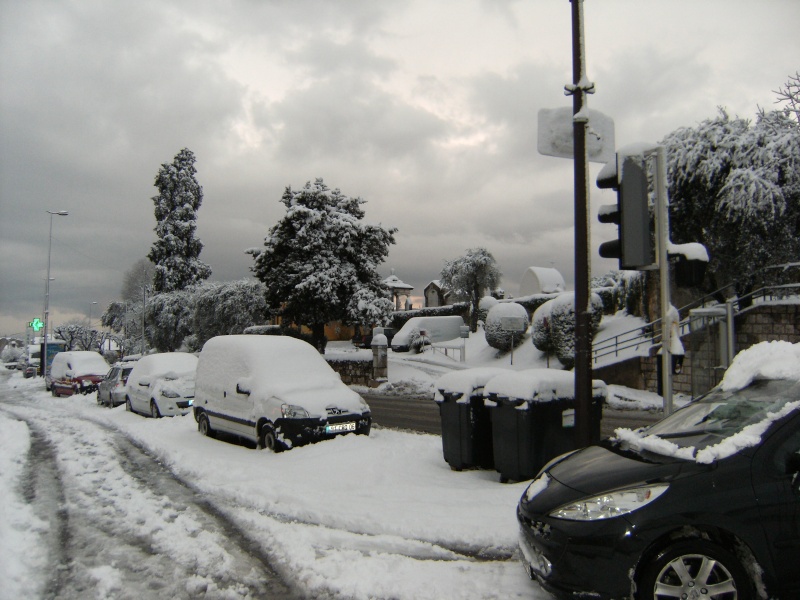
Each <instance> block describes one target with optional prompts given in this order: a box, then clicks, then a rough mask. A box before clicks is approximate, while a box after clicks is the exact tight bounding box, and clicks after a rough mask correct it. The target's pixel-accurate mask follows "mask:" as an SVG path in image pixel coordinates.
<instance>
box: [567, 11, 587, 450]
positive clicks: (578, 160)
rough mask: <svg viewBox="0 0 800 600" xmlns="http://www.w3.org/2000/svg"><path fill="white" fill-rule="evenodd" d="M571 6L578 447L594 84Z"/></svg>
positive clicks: (579, 21) (582, 438) (583, 415)
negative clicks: (589, 127)
mask: <svg viewBox="0 0 800 600" xmlns="http://www.w3.org/2000/svg"><path fill="white" fill-rule="evenodd" d="M570 2H571V3H572V85H571V86H567V88H566V93H567V94H568V95H572V108H573V119H572V121H573V137H574V151H575V155H574V161H573V164H574V181H575V427H576V432H575V433H576V441H577V444H578V446H588V445H590V444H591V443H592V441H593V440H592V433H591V432H592V428H591V423H590V419H591V399H592V398H591V396H592V363H591V359H592V338H591V327H590V323H591V313H590V311H589V274H590V273H589V264H590V263H589V180H588V175H589V173H588V168H587V162H588V158H587V154H586V126H587V123H588V116H587V112H586V111H585V108H586V94H591V93H593V92H594V84H592V83H590V82H589V81H588V79H587V78H586V70H585V67H584V58H585V57H584V51H585V49H584V31H583V0H570Z"/></svg>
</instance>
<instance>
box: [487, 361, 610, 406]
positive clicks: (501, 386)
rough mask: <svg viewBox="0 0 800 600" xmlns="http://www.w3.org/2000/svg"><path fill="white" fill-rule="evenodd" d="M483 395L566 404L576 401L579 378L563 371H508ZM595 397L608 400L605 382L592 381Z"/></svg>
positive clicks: (493, 379)
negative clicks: (576, 386)
mask: <svg viewBox="0 0 800 600" xmlns="http://www.w3.org/2000/svg"><path fill="white" fill-rule="evenodd" d="M483 391H484V394H486V395H487V396H488V395H489V394H493V395H496V396H498V397H506V398H515V399H518V400H526V401H528V402H552V401H555V400H565V399H570V398H575V374H574V373H573V372H571V371H562V370H560V369H526V370H524V371H505V372H504V373H501V374H499V375H496V376H495V377H493V378H492V379H490V380H489V381H488V382H486V384H485V386H484V388H483ZM592 396H593V397H595V396H602V397H606V396H607V391H606V384H605V382H603V381H601V380H599V379H593V380H592Z"/></svg>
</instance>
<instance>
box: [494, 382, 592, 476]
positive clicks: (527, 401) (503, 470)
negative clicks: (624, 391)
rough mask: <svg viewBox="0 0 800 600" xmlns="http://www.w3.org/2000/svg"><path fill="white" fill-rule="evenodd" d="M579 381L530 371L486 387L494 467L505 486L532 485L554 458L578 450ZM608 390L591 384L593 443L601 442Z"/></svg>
mask: <svg viewBox="0 0 800 600" xmlns="http://www.w3.org/2000/svg"><path fill="white" fill-rule="evenodd" d="M574 378H575V375H574V374H573V373H571V372H567V371H560V370H556V369H529V370H526V371H518V372H511V373H506V374H503V375H499V376H497V377H496V378H495V379H493V380H491V381H490V382H488V383H487V384H486V387H485V393H486V395H487V397H488V402H487V404H488V406H489V414H490V418H491V421H492V440H493V444H492V446H493V455H494V467H495V469H496V470H497V471H498V472H499V473H500V481H501V482H503V483H505V482H507V481H509V480H513V481H525V480H528V479H533V478H534V477H535V476H536V474H537V473H538V472H539V470H540V469H541V468H542V467H543V466H544V465H546V464H547V462H548V461H550V460H551V459H552V458H555V457H556V456H558V455H560V454H564V453H565V452H569V451H570V450H575V449H576V448H578V443H577V440H576V428H575V393H574V390H575V386H574ZM605 397H606V391H605V384H604V383H603V382H602V381H599V380H594V381H593V382H592V399H591V407H590V410H591V433H592V442H597V441H599V440H600V421H601V419H602V416H603V402H604V401H605Z"/></svg>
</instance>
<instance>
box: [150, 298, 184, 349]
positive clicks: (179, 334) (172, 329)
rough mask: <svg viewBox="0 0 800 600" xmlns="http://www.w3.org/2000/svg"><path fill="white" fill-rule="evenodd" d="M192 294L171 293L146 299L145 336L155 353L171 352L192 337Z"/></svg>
mask: <svg viewBox="0 0 800 600" xmlns="http://www.w3.org/2000/svg"><path fill="white" fill-rule="evenodd" d="M194 300H195V290H194V289H192V288H189V289H185V290H175V291H172V292H166V293H163V294H156V295H155V296H153V297H152V298H148V299H147V305H146V308H145V321H146V324H147V325H146V328H145V329H146V335H147V339H148V341H149V342H150V344H151V345H152V346H154V347H155V348H156V349H157V350H158V351H159V352H175V351H176V350H178V349H179V348H180V347H181V344H183V340H184V339H185V338H186V337H187V336H189V335H191V334H192V318H193V316H194Z"/></svg>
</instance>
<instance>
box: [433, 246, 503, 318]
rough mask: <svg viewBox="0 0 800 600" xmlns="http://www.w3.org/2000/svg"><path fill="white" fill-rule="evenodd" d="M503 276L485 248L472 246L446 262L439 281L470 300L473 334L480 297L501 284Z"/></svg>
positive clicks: (459, 295) (457, 294)
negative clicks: (462, 253) (461, 254)
mask: <svg viewBox="0 0 800 600" xmlns="http://www.w3.org/2000/svg"><path fill="white" fill-rule="evenodd" d="M502 276H503V274H502V273H501V272H500V269H499V268H498V266H497V262H495V260H494V256H492V254H491V253H490V252H489V251H488V250H486V249H485V248H471V249H469V250H467V252H466V254H465V255H464V256H461V257H459V258H456V259H455V260H448V261H445V264H444V268H442V273H441V275H440V281H441V283H442V286H443V287H446V288H447V289H449V290H452V291H453V293H454V294H455V295H456V296H457V297H459V298H466V299H468V300H469V302H470V304H471V306H472V310H471V311H470V330H471V331H472V332H473V333H475V332H476V331H477V330H478V315H479V309H480V301H481V298H483V296H484V294H485V293H486V292H487V291H492V290H493V289H494V288H496V287H497V286H498V285H499V284H500V278H501V277H502Z"/></svg>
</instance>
